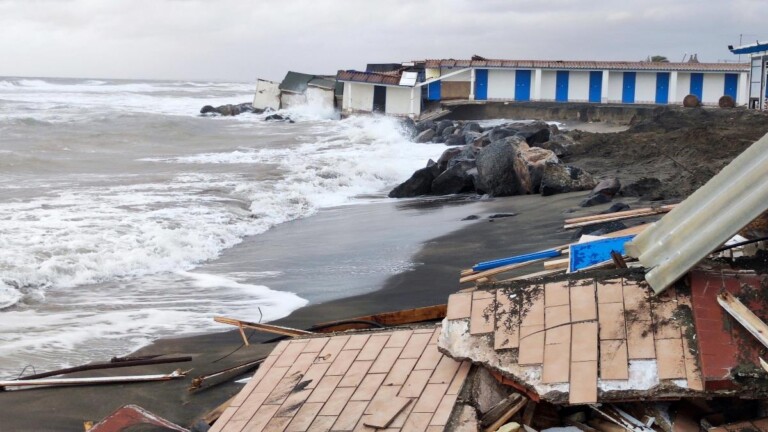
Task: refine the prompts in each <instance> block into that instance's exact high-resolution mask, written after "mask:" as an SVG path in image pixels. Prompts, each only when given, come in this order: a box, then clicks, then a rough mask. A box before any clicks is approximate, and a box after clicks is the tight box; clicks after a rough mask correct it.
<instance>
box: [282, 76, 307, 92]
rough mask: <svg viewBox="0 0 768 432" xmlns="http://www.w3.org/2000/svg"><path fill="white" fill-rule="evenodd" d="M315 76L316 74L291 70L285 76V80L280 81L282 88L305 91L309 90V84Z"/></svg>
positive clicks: (291, 90)
mask: <svg viewBox="0 0 768 432" xmlns="http://www.w3.org/2000/svg"><path fill="white" fill-rule="evenodd" d="M314 78H315V76H314V75H309V74H305V73H301V72H293V71H289V72H288V73H287V74H285V78H283V81H282V82H281V83H280V90H283V91H288V92H293V93H304V92H305V91H306V90H307V85H308V84H309V82H310V81H312V80H313V79H314Z"/></svg>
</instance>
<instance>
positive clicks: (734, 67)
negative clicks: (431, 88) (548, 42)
mask: <svg viewBox="0 0 768 432" xmlns="http://www.w3.org/2000/svg"><path fill="white" fill-rule="evenodd" d="M426 67H427V68H467V67H488V68H530V69H584V70H602V69H608V70H649V71H684V72H746V71H748V70H749V65H748V64H746V63H667V62H663V63H661V62H639V61H631V62H630V61H579V60H490V59H485V60H455V59H432V60H426Z"/></svg>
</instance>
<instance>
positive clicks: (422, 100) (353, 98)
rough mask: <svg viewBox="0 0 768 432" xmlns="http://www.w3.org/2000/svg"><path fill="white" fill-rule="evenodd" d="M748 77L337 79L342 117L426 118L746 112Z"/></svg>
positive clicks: (492, 73) (540, 72)
mask: <svg viewBox="0 0 768 432" xmlns="http://www.w3.org/2000/svg"><path fill="white" fill-rule="evenodd" d="M394 66H397V65H394ZM393 69H394V68H393ZM748 73H749V65H748V64H741V63H667V62H664V63H660V62H659V63H655V62H608V61H560V60H558V61H545V60H534V61H531V60H488V59H472V60H426V61H424V62H410V63H403V64H402V65H400V67H398V68H396V69H394V70H390V71H387V72H371V71H366V72H359V71H339V72H338V74H337V75H336V80H337V81H338V82H340V83H343V96H342V107H341V108H342V114H345V115H348V114H353V113H360V112H381V113H385V114H389V115H395V116H408V117H412V118H418V117H419V116H420V115H421V114H422V111H423V110H424V107H425V106H426V105H427V104H428V103H429V102H430V101H433V102H440V101H462V100H465V101H503V102H529V101H540V102H579V103H596V104H597V103H600V104H659V105H666V104H674V105H679V104H682V101H683V98H685V97H686V96H687V95H689V94H692V95H695V96H697V97H698V99H699V100H700V101H701V103H702V104H703V105H714V106H717V105H718V102H719V100H720V98H721V97H723V96H730V97H731V98H733V100H734V101H735V102H736V104H737V105H746V104H747V102H748V85H747V84H748ZM472 103H482V102H472Z"/></svg>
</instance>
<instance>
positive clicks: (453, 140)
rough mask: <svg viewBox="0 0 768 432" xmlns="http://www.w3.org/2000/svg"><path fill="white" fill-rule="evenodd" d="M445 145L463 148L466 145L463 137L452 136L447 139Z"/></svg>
mask: <svg viewBox="0 0 768 432" xmlns="http://www.w3.org/2000/svg"><path fill="white" fill-rule="evenodd" d="M445 145H447V146H463V145H465V143H464V137H463V136H461V135H451V136H449V137H448V138H446V139H445Z"/></svg>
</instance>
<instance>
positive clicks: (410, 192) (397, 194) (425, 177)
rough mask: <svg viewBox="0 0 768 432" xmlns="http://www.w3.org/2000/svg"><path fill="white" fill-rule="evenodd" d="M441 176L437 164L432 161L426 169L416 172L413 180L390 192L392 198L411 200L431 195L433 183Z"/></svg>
mask: <svg viewBox="0 0 768 432" xmlns="http://www.w3.org/2000/svg"><path fill="white" fill-rule="evenodd" d="M438 175H440V169H439V168H438V167H437V163H435V162H434V161H432V160H430V161H429V163H428V164H427V166H426V167H424V168H422V169H419V170H416V171H415V172H414V173H413V175H411V178H409V179H408V180H406V181H404V182H403V183H401V184H399V185H397V186H396V187H395V188H394V189H392V191H390V192H389V197H390V198H410V197H416V196H421V195H429V193H430V192H431V191H432V182H433V181H435V178H436V177H437V176H438Z"/></svg>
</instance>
